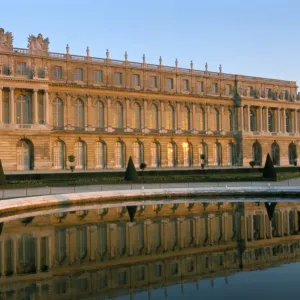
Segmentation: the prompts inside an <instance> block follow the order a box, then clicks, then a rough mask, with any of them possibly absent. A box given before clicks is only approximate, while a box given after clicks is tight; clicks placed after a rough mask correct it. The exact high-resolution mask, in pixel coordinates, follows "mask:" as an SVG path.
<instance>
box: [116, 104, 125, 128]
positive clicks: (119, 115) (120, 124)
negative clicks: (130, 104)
mask: <svg viewBox="0 0 300 300" xmlns="http://www.w3.org/2000/svg"><path fill="white" fill-rule="evenodd" d="M115 118H116V121H115V125H116V127H117V128H124V115H123V105H122V103H120V102H117V103H116V114H115Z"/></svg>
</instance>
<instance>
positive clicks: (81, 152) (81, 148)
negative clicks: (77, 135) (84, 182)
mask: <svg viewBox="0 0 300 300" xmlns="http://www.w3.org/2000/svg"><path fill="white" fill-rule="evenodd" d="M85 148H86V147H85V143H84V142H82V141H78V142H76V143H75V151H74V152H75V168H76V169H84V168H85V157H86V149H85Z"/></svg>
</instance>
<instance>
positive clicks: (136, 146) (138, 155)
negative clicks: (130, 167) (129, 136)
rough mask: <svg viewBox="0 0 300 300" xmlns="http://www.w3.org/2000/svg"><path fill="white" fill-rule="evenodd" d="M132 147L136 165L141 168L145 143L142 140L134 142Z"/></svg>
mask: <svg viewBox="0 0 300 300" xmlns="http://www.w3.org/2000/svg"><path fill="white" fill-rule="evenodd" d="M132 148H133V163H134V166H135V167H136V168H139V167H140V164H141V163H142V162H144V145H143V143H141V142H134V143H133V145H132Z"/></svg>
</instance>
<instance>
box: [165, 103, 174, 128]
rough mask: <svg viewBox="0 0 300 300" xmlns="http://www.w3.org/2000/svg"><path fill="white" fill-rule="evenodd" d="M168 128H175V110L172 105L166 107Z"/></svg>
mask: <svg viewBox="0 0 300 300" xmlns="http://www.w3.org/2000/svg"><path fill="white" fill-rule="evenodd" d="M166 129H168V130H175V110H174V108H173V106H171V105H168V107H167V109H166Z"/></svg>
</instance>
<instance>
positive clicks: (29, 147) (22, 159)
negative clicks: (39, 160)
mask: <svg viewBox="0 0 300 300" xmlns="http://www.w3.org/2000/svg"><path fill="white" fill-rule="evenodd" d="M33 159H34V155H33V144H32V143H31V142H30V141H29V140H21V141H19V142H18V144H17V170H32V169H33Z"/></svg>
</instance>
